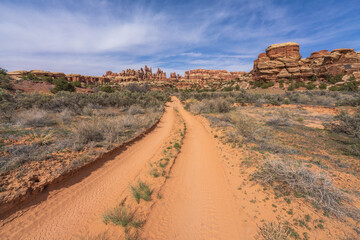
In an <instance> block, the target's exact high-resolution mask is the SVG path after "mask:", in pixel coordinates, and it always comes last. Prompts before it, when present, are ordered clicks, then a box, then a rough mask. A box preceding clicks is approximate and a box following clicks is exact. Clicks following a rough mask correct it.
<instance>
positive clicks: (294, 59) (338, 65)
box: [252, 42, 360, 82]
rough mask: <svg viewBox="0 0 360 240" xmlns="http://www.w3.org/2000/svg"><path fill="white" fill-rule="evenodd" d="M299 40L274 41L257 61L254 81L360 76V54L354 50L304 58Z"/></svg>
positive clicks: (341, 50)
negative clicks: (295, 41)
mask: <svg viewBox="0 0 360 240" xmlns="http://www.w3.org/2000/svg"><path fill="white" fill-rule="evenodd" d="M299 49H300V46H299V44H298V43H293V42H288V43H282V44H274V45H271V46H269V47H268V48H267V49H266V53H261V54H259V56H258V59H256V60H255V61H254V68H253V71H252V74H253V77H254V80H263V81H266V82H267V81H278V80H280V79H290V78H292V79H294V80H304V81H306V80H310V79H311V78H313V77H314V76H315V77H316V78H326V77H328V76H329V75H332V76H336V75H344V76H345V77H347V78H348V77H350V76H354V77H355V78H357V79H360V53H358V52H355V51H354V49H335V50H333V51H331V52H329V51H327V50H322V51H318V52H314V53H312V54H311V56H310V57H308V58H305V59H302V58H301V55H300V52H299Z"/></svg>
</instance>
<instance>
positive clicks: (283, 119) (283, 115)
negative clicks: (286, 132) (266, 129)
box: [266, 109, 291, 126]
mask: <svg viewBox="0 0 360 240" xmlns="http://www.w3.org/2000/svg"><path fill="white" fill-rule="evenodd" d="M266 124H267V125H269V126H291V119H290V113H289V112H288V111H285V110H283V109H280V110H279V111H278V113H277V114H276V115H275V116H272V117H271V118H270V119H269V120H268V121H267V122H266Z"/></svg>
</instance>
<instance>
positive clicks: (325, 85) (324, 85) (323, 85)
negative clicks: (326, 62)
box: [319, 83, 327, 89]
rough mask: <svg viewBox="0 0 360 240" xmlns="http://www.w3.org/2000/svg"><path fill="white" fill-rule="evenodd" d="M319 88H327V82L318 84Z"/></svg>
mask: <svg viewBox="0 0 360 240" xmlns="http://www.w3.org/2000/svg"><path fill="white" fill-rule="evenodd" d="M319 88H320V89H326V88H327V84H326V83H322V84H320V85H319Z"/></svg>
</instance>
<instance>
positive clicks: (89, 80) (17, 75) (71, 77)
mask: <svg viewBox="0 0 360 240" xmlns="http://www.w3.org/2000/svg"><path fill="white" fill-rule="evenodd" d="M29 73H30V74H32V75H34V76H36V77H38V78H42V77H51V78H52V79H58V78H65V79H66V80H68V81H70V82H75V81H79V82H84V83H86V84H96V83H100V84H103V83H106V82H109V81H110V80H109V78H107V77H94V76H84V75H80V74H64V73H62V72H49V71H42V70H31V71H23V70H18V71H13V72H8V75H9V76H10V77H11V78H12V79H14V80H19V79H22V78H23V76H24V75H26V74H29Z"/></svg>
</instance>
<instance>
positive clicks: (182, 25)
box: [0, 0, 360, 76]
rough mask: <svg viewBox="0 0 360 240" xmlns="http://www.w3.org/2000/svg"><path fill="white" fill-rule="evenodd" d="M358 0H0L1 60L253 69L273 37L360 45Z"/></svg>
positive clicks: (24, 66)
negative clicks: (259, 55) (254, 63)
mask: <svg viewBox="0 0 360 240" xmlns="http://www.w3.org/2000/svg"><path fill="white" fill-rule="evenodd" d="M359 13H360V1H359V0H325V1H323V0H289V1H285V0H256V1H254V0H237V1H234V0H224V1H220V0H218V1H212V0H206V1H204V0H199V1H187V0H185V1H182V0H177V1H170V0H167V1H151V0H147V1H137V0H131V1H130V0H129V1H127V0H126V1H122V0H117V1H116V0H59V1H56V0H0V67H2V68H5V69H7V70H8V71H14V70H32V69H40V70H47V71H54V72H55V71H56V72H65V73H80V74H84V75H96V76H99V75H102V74H104V73H105V71H107V70H111V71H113V72H120V71H121V70H124V69H127V68H134V69H139V68H140V67H143V66H144V65H147V66H149V67H152V68H153V71H154V70H156V68H158V67H159V68H161V69H163V70H164V71H166V72H167V75H168V76H169V73H170V72H174V71H175V72H177V73H180V74H181V75H183V74H184V71H185V70H190V69H197V68H205V69H225V70H228V71H250V70H251V69H252V67H253V61H254V60H255V59H256V58H257V56H258V54H260V53H261V52H264V51H265V49H266V48H267V47H268V46H269V45H271V44H274V43H282V42H297V43H299V44H300V53H301V55H302V56H303V57H304V58H305V57H308V56H310V54H311V52H315V51H319V50H322V49H328V50H332V49H336V48H354V49H355V50H356V51H360V14H359Z"/></svg>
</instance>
